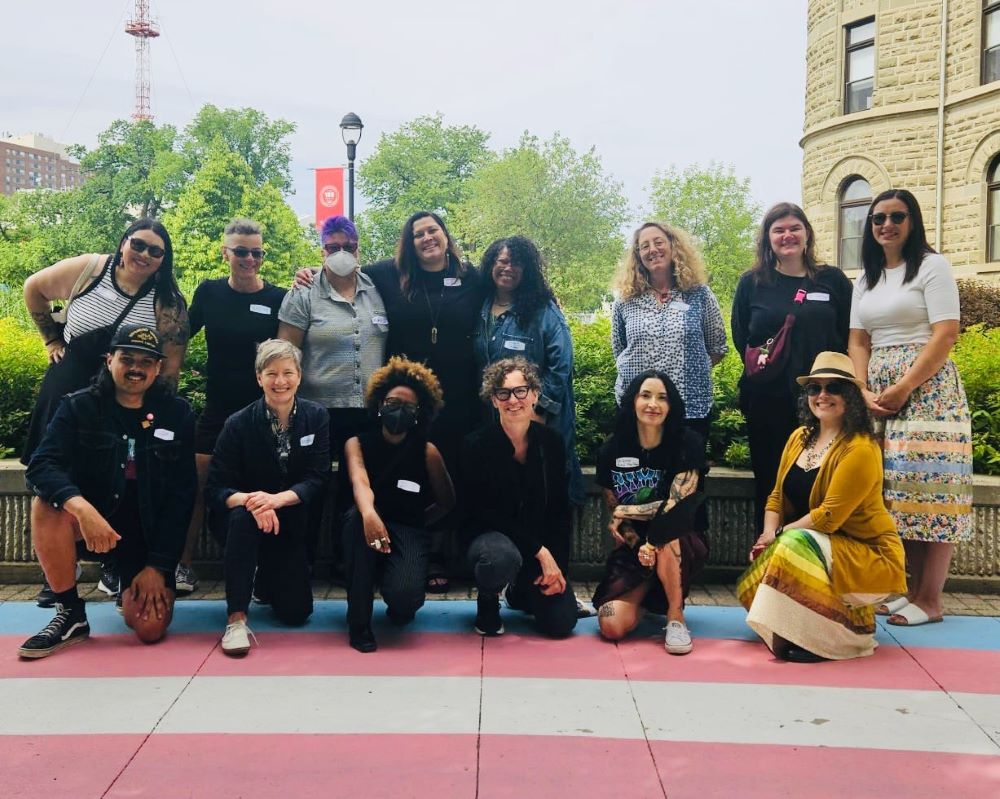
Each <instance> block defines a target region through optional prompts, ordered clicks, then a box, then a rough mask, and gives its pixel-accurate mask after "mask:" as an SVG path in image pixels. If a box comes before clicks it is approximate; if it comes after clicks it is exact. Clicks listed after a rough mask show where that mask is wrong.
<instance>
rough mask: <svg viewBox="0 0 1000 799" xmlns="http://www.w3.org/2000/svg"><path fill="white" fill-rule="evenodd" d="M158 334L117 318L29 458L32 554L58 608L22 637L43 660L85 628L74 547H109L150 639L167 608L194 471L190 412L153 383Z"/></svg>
mask: <svg viewBox="0 0 1000 799" xmlns="http://www.w3.org/2000/svg"><path fill="white" fill-rule="evenodd" d="M162 359H163V350H162V348H161V345H160V338H159V336H158V335H157V333H156V331H155V330H154V329H153V328H151V327H146V326H144V325H124V326H123V327H122V328H120V329H119V330H118V332H117V333H115V335H114V338H113V339H112V340H111V353H110V354H109V355H108V356H107V366H106V367H102V369H101V372H100V373H99V374H98V376H97V377H96V379H95V380H94V383H93V384H92V385H91V386H90V387H89V388H85V389H83V390H81V391H77V392H75V393H73V394H69V395H67V396H66V397H64V398H63V400H62V403H61V404H60V406H59V410H58V411H57V412H56V415H55V416H54V417H53V419H52V422H51V423H50V424H49V427H48V429H47V430H46V433H45V437H44V438H43V439H42V442H41V444H40V445H39V446H38V449H37V450H35V454H34V455H33V456H32V458H31V463H30V464H29V465H28V471H27V476H26V477H27V483H28V486H29V488H30V489H31V490H32V491H33V492H34V494H35V495H36V496H35V498H34V499H33V500H32V504H31V531H32V541H33V543H34V546H35V552H36V553H37V554H38V559H39V561H41V564H42V569H43V570H44V571H45V576H46V578H47V579H48V582H49V585H51V586H52V590H53V591H54V593H55V596H56V616H55V618H54V619H53V620H52V622H51V623H50V624H49V625H48V626H46V627H45V629H43V630H42V631H41V632H39V633H38V634H37V635H34V636H32V637H31V638H29V639H28V640H27V641H25V642H24V644H23V645H22V646H21V648H20V650H19V654H20V656H21V657H23V658H42V657H46V656H48V655H51V654H52V653H53V652H55V651H56V650H58V649H61V648H62V647H64V646H69V645H70V644H75V643H77V642H79V641H82V640H83V639H85V638H87V636H89V635H90V625H89V624H88V623H87V613H86V609H85V607H84V601H83V600H82V599H81V598H80V596H79V595H78V594H77V590H76V557H77V553H76V545H77V542H79V541H81V540H82V542H83V543H84V544H85V546H86V548H87V549H88V550H90V551H91V552H96V553H104V552H109V551H110V550H114V551H115V555H116V560H117V563H118V566H119V568H120V571H121V586H122V592H121V595H120V600H119V601H120V602H121V605H122V612H123V614H124V618H125V623H126V624H127V625H128V626H129V627H131V628H132V629H133V630H135V633H136V635H137V636H138V637H139V640H141V641H144V642H146V643H153V642H154V641H159V640H160V639H161V638H162V637H163V635H164V633H165V632H166V629H167V626H168V625H169V624H170V620H171V617H172V615H173V608H174V585H175V584H174V570H175V569H176V568H177V561H178V559H179V557H180V554H181V550H182V549H183V548H184V538H185V533H186V530H187V524H188V521H189V520H190V518H191V508H192V506H193V505H194V498H195V490H196V487H197V477H196V473H195V468H194V416H193V414H192V413H191V409H190V408H189V407H188V404H187V403H186V402H185V401H184V400H183V399H180V398H178V397H174V396H172V395H171V394H170V392H169V390H168V389H167V388H166V387H165V386H164V385H163V384H161V383H160V382H158V381H157V379H156V378H157V376H158V375H159V373H160V363H161V361H162Z"/></svg>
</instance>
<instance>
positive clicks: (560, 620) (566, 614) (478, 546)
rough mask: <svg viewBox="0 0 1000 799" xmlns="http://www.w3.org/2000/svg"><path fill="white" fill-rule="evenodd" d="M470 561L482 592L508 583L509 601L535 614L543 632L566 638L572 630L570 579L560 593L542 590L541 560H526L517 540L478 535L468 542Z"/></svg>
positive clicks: (495, 534) (573, 601) (494, 534)
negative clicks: (538, 578) (540, 583)
mask: <svg viewBox="0 0 1000 799" xmlns="http://www.w3.org/2000/svg"><path fill="white" fill-rule="evenodd" d="M468 562H469V568H471V569H472V574H473V576H474V577H475V580H476V588H477V589H478V590H479V591H480V592H481V593H483V594H498V593H500V591H501V590H502V589H503V587H504V586H505V585H506V586H508V588H507V602H508V604H509V605H510V606H511V607H512V608H515V609H517V610H523V611H524V612H525V613H530V614H531V615H532V616H534V617H535V623H536V624H537V625H538V629H539V631H540V632H542V633H543V634H544V635H548V636H551V637H552V638H565V637H566V636H567V635H569V634H570V633H571V632H573V628H574V627H576V595H575V594H574V593H573V586H572V585H570V583H569V580H567V581H566V590H565V591H563V592H562V593H561V594H552V595H550V596H546V595H545V594H543V593H542V590H541V588H540V587H539V586H537V585H535V578H537V577H538V576H539V575H541V573H542V567H541V566H540V565H539V563H538V560H537V559H535V558H531V559H530V560H529V561H528V562H527V563H525V562H523V560H522V558H521V553H520V552H518V550H517V547H516V546H514V542H513V541H511V540H510V539H509V538H508V537H507V536H505V535H504V534H503V533H498V532H496V531H492V532H488V533H483V534H481V535H479V536H476V538H475V539H473V541H472V543H471V544H469V552H468ZM564 575H565V573H564Z"/></svg>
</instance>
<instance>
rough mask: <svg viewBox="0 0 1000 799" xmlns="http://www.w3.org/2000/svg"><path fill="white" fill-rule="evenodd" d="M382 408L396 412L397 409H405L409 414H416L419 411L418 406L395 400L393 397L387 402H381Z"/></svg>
mask: <svg viewBox="0 0 1000 799" xmlns="http://www.w3.org/2000/svg"><path fill="white" fill-rule="evenodd" d="M382 407H383V408H385V409H386V410H397V409H399V408H405V409H406V410H408V411H410V412H411V413H417V412H418V411H419V410H420V406H419V405H417V403H415V402H406V401H405V400H401V399H396V398H395V397H389V399H387V400H383V401H382Z"/></svg>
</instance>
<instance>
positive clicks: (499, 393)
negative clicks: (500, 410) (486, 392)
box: [493, 386, 531, 402]
mask: <svg viewBox="0 0 1000 799" xmlns="http://www.w3.org/2000/svg"><path fill="white" fill-rule="evenodd" d="M530 390H531V389H530V388H528V387H527V386H515V387H514V388H495V389H493V396H494V397H496V398H497V399H498V400H500V402H506V401H507V400H509V399H510V395H511V394H513V395H514V396H515V397H517V398H518V399H524V398H525V397H527V396H528V392H529V391H530Z"/></svg>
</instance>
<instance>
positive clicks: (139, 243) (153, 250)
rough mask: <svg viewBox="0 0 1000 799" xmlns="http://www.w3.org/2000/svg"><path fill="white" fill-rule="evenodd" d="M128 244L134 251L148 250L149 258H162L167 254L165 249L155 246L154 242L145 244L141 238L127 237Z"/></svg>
mask: <svg viewBox="0 0 1000 799" xmlns="http://www.w3.org/2000/svg"><path fill="white" fill-rule="evenodd" d="M128 246H129V247H131V248H132V249H133V250H134V251H135V252H146V251H147V250H148V251H149V257H150V258H162V257H163V256H164V255H166V254H167V251H166V250H165V249H163V248H162V247H157V246H156V245H155V244H147V243H146V242H145V241H143V240H142V239H136V238H132V236H129V237H128Z"/></svg>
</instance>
